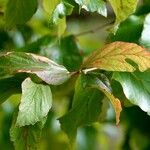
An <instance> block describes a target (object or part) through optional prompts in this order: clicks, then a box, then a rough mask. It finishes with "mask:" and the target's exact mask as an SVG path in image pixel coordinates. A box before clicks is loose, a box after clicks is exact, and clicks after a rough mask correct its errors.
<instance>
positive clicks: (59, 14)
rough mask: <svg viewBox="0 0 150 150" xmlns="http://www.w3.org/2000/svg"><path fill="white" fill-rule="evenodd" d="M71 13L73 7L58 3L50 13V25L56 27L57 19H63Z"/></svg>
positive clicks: (65, 3)
mask: <svg viewBox="0 0 150 150" xmlns="http://www.w3.org/2000/svg"><path fill="white" fill-rule="evenodd" d="M72 11H73V6H72V5H71V4H69V3H67V2H61V3H59V4H58V5H57V6H56V8H55V10H54V11H53V13H52V16H51V21H50V23H51V24H54V25H57V23H58V21H59V19H62V18H63V17H65V16H67V15H70V14H71V13H72Z"/></svg>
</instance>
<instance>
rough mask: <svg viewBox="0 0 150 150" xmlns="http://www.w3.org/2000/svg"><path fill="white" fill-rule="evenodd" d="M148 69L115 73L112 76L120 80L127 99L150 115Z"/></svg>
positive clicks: (149, 75)
mask: <svg viewBox="0 0 150 150" xmlns="http://www.w3.org/2000/svg"><path fill="white" fill-rule="evenodd" d="M149 77H150V71H146V72H143V73H141V72H135V73H127V72H126V73H115V74H114V76H113V78H114V79H115V80H117V81H118V82H120V84H121V85H122V87H123V91H124V94H125V96H126V97H127V99H128V100H129V101H130V102H131V103H133V104H135V105H137V106H139V107H140V108H141V109H142V110H143V111H145V112H147V113H148V114H149V115H150V79H149Z"/></svg>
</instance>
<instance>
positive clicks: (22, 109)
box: [17, 78, 52, 126]
mask: <svg viewBox="0 0 150 150" xmlns="http://www.w3.org/2000/svg"><path fill="white" fill-rule="evenodd" d="M51 106H52V93H51V90H50V87H49V86H48V85H43V84H37V83H34V82H33V81H31V79H30V78H27V79H25V80H24V82H23V83H22V97H21V103H20V105H19V113H18V117H17V125H19V126H25V125H33V124H35V123H36V122H38V121H41V120H42V119H43V118H45V117H46V115H47V114H48V112H49V110H50V108H51Z"/></svg>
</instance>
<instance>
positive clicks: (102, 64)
mask: <svg viewBox="0 0 150 150" xmlns="http://www.w3.org/2000/svg"><path fill="white" fill-rule="evenodd" d="M127 60H131V61H132V63H131V62H129V61H127ZM133 62H134V63H136V64H137V65H138V68H139V70H140V71H142V72H143V71H145V70H147V69H149V68H150V53H149V52H148V51H147V50H146V49H144V48H143V47H141V46H139V45H137V44H134V43H126V42H114V43H111V44H108V45H106V46H105V47H104V48H102V49H100V50H97V51H95V52H94V53H92V54H91V55H90V56H89V57H88V58H87V59H86V60H85V61H84V63H83V66H82V69H85V68H86V69H87V68H88V69H89V68H92V69H103V70H106V71H122V72H125V71H126V72H133V71H135V70H136V67H135V64H134V65H133Z"/></svg>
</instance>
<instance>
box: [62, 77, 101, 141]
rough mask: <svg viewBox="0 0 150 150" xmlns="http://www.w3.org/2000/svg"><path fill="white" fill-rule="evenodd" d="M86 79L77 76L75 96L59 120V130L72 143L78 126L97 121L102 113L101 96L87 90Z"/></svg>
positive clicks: (94, 90) (99, 93) (95, 90)
mask: <svg viewBox="0 0 150 150" xmlns="http://www.w3.org/2000/svg"><path fill="white" fill-rule="evenodd" d="M88 79H89V78H88V77H87V76H85V75H81V76H79V78H78V79H77V81H76V86H75V94H74V98H73V104H72V108H71V110H70V111H69V112H68V113H67V114H65V115H64V116H62V117H61V118H59V121H60V124H61V128H62V130H64V131H65V132H66V133H67V135H68V137H69V138H70V140H71V141H74V139H75V137H76V133H77V128H78V127H79V126H83V125H88V124H91V123H93V122H97V121H99V119H100V117H101V112H102V99H103V94H102V93H101V92H100V91H99V90H97V89H92V88H89V86H88V85H87V83H88Z"/></svg>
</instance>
